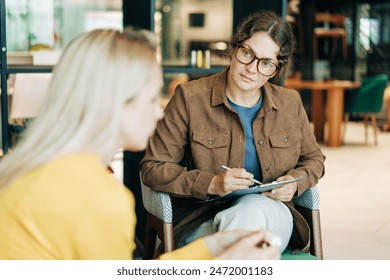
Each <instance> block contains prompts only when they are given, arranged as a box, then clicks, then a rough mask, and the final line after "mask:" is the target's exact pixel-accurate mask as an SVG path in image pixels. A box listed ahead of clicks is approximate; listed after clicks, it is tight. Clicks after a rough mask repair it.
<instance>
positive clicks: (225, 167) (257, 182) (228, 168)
mask: <svg viewBox="0 0 390 280" xmlns="http://www.w3.org/2000/svg"><path fill="white" fill-rule="evenodd" d="M221 167H222V168H223V169H225V170H232V169H231V168H230V167H227V166H226V165H222V166H221ZM250 180H251V181H252V182H253V183H256V184H258V185H262V184H263V183H262V182H260V181H259V180H256V179H254V178H252V179H250Z"/></svg>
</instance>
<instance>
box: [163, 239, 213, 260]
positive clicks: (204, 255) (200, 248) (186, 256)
mask: <svg viewBox="0 0 390 280" xmlns="http://www.w3.org/2000/svg"><path fill="white" fill-rule="evenodd" d="M213 258H214V256H212V255H211V253H210V252H209V250H208V249H207V246H206V243H204V240H203V238H200V239H198V240H195V241H194V242H192V243H190V244H188V245H187V246H184V247H182V248H180V249H177V250H175V251H173V252H169V253H165V254H163V255H161V256H160V257H159V259H160V260H211V259H213Z"/></svg>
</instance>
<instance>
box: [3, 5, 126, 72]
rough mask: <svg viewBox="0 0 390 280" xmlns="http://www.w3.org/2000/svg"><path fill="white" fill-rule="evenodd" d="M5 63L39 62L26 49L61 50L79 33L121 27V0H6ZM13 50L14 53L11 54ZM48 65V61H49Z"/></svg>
mask: <svg viewBox="0 0 390 280" xmlns="http://www.w3.org/2000/svg"><path fill="white" fill-rule="evenodd" d="M6 20H7V50H8V52H9V55H10V58H11V59H10V60H9V64H11V65H12V64H40V61H39V59H38V61H35V60H34V56H33V55H31V54H29V53H27V54H26V52H28V51H37V50H46V51H48V50H49V51H53V54H52V59H50V55H46V56H47V61H46V62H47V63H49V62H50V61H52V62H55V59H56V58H57V57H58V55H56V52H55V50H57V54H58V51H60V50H61V49H63V48H64V47H65V46H66V45H67V44H68V43H69V42H70V41H71V40H72V39H73V38H75V37H76V36H77V35H79V34H80V33H82V32H84V31H87V30H92V29H96V28H115V29H121V28H122V0H67V1H63V0H34V1H29V0H7V1H6ZM13 52H17V53H13ZM49 64H50V63H49Z"/></svg>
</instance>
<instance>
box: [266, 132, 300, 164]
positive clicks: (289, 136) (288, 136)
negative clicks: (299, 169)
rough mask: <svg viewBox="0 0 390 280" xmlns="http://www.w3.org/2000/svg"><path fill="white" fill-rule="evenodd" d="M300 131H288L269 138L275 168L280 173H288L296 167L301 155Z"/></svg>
mask: <svg viewBox="0 0 390 280" xmlns="http://www.w3.org/2000/svg"><path fill="white" fill-rule="evenodd" d="M301 139H302V133H301V131H299V130H297V129H289V130H283V131H279V132H277V133H274V134H272V135H270V136H269V141H270V145H271V150H272V156H273V158H274V163H275V167H276V169H277V170H280V171H284V172H286V171H288V170H290V169H292V168H294V167H295V166H296V164H297V163H298V160H299V156H300V154H301V145H300V140H301Z"/></svg>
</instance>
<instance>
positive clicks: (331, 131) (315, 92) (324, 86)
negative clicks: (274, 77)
mask: <svg viewBox="0 0 390 280" xmlns="http://www.w3.org/2000/svg"><path fill="white" fill-rule="evenodd" d="M284 86H285V87H287V88H293V89H296V90H301V89H308V90H311V112H312V113H311V117H312V122H313V124H314V134H315V136H316V138H317V141H318V142H325V144H327V145H328V146H330V147H339V146H341V145H342V138H341V129H342V122H343V114H344V91H345V90H346V89H355V88H358V87H360V83H359V82H353V81H344V80H329V81H307V80H301V79H287V80H286V81H285V84H284ZM324 92H326V94H327V96H326V97H327V98H326V106H324V104H325V94H324ZM325 121H327V122H328V131H327V132H328V133H327V136H328V138H327V140H326V141H324V140H325V137H324V135H325V133H324V132H325Z"/></svg>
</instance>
